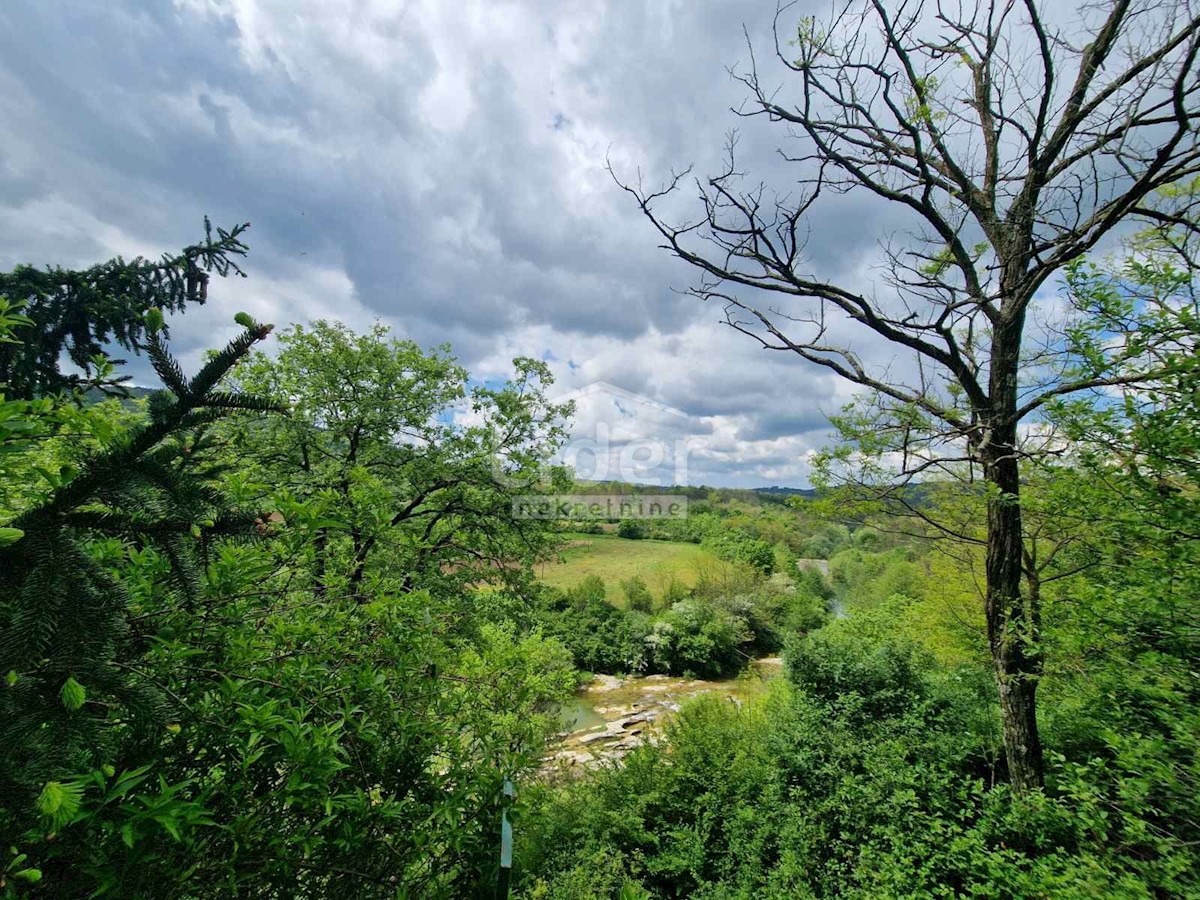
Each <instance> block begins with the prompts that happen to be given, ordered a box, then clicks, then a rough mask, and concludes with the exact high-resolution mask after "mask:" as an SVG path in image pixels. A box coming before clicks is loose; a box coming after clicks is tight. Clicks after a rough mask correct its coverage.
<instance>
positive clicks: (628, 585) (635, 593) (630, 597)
mask: <svg viewBox="0 0 1200 900" xmlns="http://www.w3.org/2000/svg"><path fill="white" fill-rule="evenodd" d="M621 589H622V590H623V591H625V603H626V605H627V606H628V608H629V609H632V610H636V611H637V612H643V613H651V612H653V611H654V598H653V597H652V596H651V595H650V588H648V587H647V586H646V582H645V581H643V580H642V579H641V578H640V577H638V576H637V575H634V576H633V577H632V578H628V579H626V580H625V581H623V582H621Z"/></svg>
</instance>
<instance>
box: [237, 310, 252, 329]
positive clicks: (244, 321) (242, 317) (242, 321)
mask: <svg viewBox="0 0 1200 900" xmlns="http://www.w3.org/2000/svg"><path fill="white" fill-rule="evenodd" d="M233 321H235V322H237V323H238V324H239V325H241V326H242V327H243V328H253V327H254V317H253V316H251V315H250V313H247V312H240V313H238V314H237V315H236V316H234V317H233Z"/></svg>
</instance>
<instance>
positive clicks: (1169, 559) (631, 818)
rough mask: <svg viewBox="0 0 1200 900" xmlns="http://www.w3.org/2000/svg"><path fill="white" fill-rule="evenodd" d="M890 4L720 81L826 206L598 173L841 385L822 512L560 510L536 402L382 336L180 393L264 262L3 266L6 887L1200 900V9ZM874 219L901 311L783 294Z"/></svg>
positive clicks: (293, 354)
mask: <svg viewBox="0 0 1200 900" xmlns="http://www.w3.org/2000/svg"><path fill="white" fill-rule="evenodd" d="M900 6H903V10H902V11H900V12H895V11H893V10H892V9H891V5H890V4H882V3H870V2H869V3H866V4H863V5H859V4H851V5H850V6H848V7H847V11H844V12H843V13H842V14H841V15H840V16H836V17H835V18H834V19H833V20H831V21H830V22H826V23H817V22H815V21H813V20H810V19H803V20H802V21H801V22H800V24H799V26H795V27H794V23H792V22H790V21H789V22H787V23H785V25H783V26H780V27H781V31H783V32H786V34H787V36H788V41H787V42H785V43H784V44H781V49H780V56H779V60H778V61H777V62H778V64H779V65H780V66H782V68H783V70H784V71H785V73H786V74H787V75H788V76H789V77H790V78H792V79H794V84H795V85H797V86H798V88H799V89H798V90H797V91H796V92H795V95H794V96H792V97H791V99H790V100H787V101H786V102H785V101H784V100H783V99H781V97H780V95H779V94H777V93H776V92H774V91H773V90H772V88H770V87H769V86H768V84H767V82H766V81H765V80H763V78H764V76H762V75H761V74H760V72H759V70H758V69H754V70H752V71H751V72H750V73H749V74H746V75H745V76H744V77H743V80H742V83H743V85H744V86H745V88H746V90H747V92H748V94H749V97H750V100H749V101H748V102H749V106H747V107H746V108H744V109H743V110H742V111H741V114H742V115H747V116H760V117H762V118H764V119H767V120H769V122H770V123H771V124H772V127H775V126H782V129H781V131H780V133H781V134H782V133H783V130H785V129H786V130H787V132H788V134H789V138H788V140H790V141H797V142H801V141H802V142H804V146H805V147H806V150H805V151H804V153H805V154H807V155H803V156H800V157H796V158H792V157H789V160H790V161H793V162H800V163H802V162H803V161H804V160H809V161H812V160H817V162H818V163H819V166H818V168H817V169H815V170H814V169H811V168H809V169H804V170H803V171H804V172H809V173H811V172H814V171H815V172H816V174H811V178H810V176H809V175H805V176H803V177H802V178H801V180H800V182H799V183H798V185H785V186H783V187H781V188H780V192H779V193H772V192H770V191H768V189H767V188H765V187H763V186H761V185H757V186H756V185H755V184H754V183H753V182H751V183H749V184H748V183H747V182H746V181H745V179H746V178H747V175H746V172H745V171H743V169H742V168H741V165H740V163H738V162H737V161H735V159H734V152H735V149H736V146H737V145H736V142H731V144H730V147H729V148H728V149H729V157H728V167H727V168H726V169H724V170H723V171H720V172H718V173H717V174H715V175H712V176H706V177H705V178H703V179H700V180H698V181H697V182H696V183H695V185H694V187H696V188H697V189H698V197H697V196H693V195H690V194H689V196H688V198H686V202H690V203H691V204H692V217H691V218H688V219H679V220H674V219H672V218H671V216H673V215H676V214H678V212H679V209H680V207H679V205H678V202H677V201H678V200H679V198H678V197H677V194H678V193H679V191H681V190H682V191H683V192H684V193H687V192H688V191H691V189H692V187H693V184H692V183H691V182H689V181H686V180H685V179H686V176H685V175H684V174H683V173H677V175H676V176H674V177H672V178H670V179H668V180H667V181H666V182H665V183H664V184H663V185H662V186H661V188H651V187H647V186H646V185H645V184H644V183H643V182H642V181H641V180H637V179H635V180H629V179H625V178H623V177H622V176H621V174H620V173H619V172H617V171H615V170H614V171H613V172H612V176H613V178H614V179H615V180H616V182H617V185H616V186H615V187H614V192H615V193H618V194H620V193H621V190H620V189H621V188H623V189H624V192H625V193H624V194H623V195H622V197H623V199H625V200H626V201H627V202H628V203H630V204H631V205H633V206H634V207H635V208H636V209H637V210H638V211H639V212H640V213H642V214H644V217H645V219H646V220H647V221H648V225H647V229H648V231H649V232H650V233H651V234H653V235H656V236H657V237H658V239H659V240H660V242H661V243H662V244H663V246H664V248H665V251H666V252H667V253H670V254H671V255H673V256H675V257H676V258H677V259H678V260H682V262H683V264H685V266H687V267H688V268H689V269H690V270H694V272H695V274H696V278H697V279H698V280H697V281H696V282H695V283H694V286H693V287H692V288H691V289H690V293H691V295H692V296H693V297H694V298H695V299H698V300H707V301H717V306H716V307H714V309H715V310H717V311H718V314H719V311H720V310H722V309H723V310H724V313H723V314H724V316H725V317H726V322H727V324H729V325H730V326H732V329H733V331H735V332H739V333H740V334H731V335H730V338H731V339H736V340H740V341H745V340H750V341H757V342H759V343H760V344H761V345H762V346H763V347H766V348H769V349H772V350H774V351H778V352H780V353H783V354H787V355H788V356H789V358H790V357H798V359H796V362H797V364H798V365H809V366H812V367H814V370H816V369H821V370H828V371H832V372H833V373H834V374H836V375H837V376H838V377H839V378H841V379H843V380H844V381H845V382H847V383H848V384H849V386H850V387H851V388H852V389H853V399H852V400H850V401H849V402H847V403H846V404H845V405H844V406H842V407H841V408H840V409H839V410H838V411H836V412H834V413H833V414H832V415H831V416H830V427H831V428H832V430H833V434H834V438H833V439H831V441H830V442H829V443H828V445H827V446H826V447H824V448H823V449H822V450H821V451H820V452H819V453H816V454H814V456H813V460H812V471H813V479H812V480H813V484H812V487H811V488H806V489H803V490H801V489H799V488H797V489H795V490H788V489H785V488H779V487H776V488H765V489H763V490H752V489H731V488H720V487H709V486H705V485H700V484H675V485H647V484H633V483H621V482H616V481H605V482H594V481H591V482H589V481H585V480H583V479H581V478H579V477H578V475H577V473H576V472H575V471H573V470H572V469H571V468H570V467H569V466H566V465H564V464H563V462H562V458H561V456H560V453H561V450H562V448H563V447H564V445H566V444H567V443H568V442H569V440H570V438H571V435H572V428H573V421H574V419H573V416H574V414H575V409H574V407H573V405H572V404H571V403H570V402H563V401H560V400H557V399H555V398H556V397H557V396H558V395H557V394H556V393H555V389H554V373H553V369H552V366H551V364H550V362H549V361H548V360H546V359H535V358H529V357H517V358H515V359H513V360H512V362H511V366H510V367H509V372H510V375H509V377H508V378H507V379H503V380H501V379H495V378H480V377H474V376H473V375H472V373H471V372H469V371H468V370H467V368H466V367H465V366H464V365H463V364H462V363H461V362H460V359H459V357H458V356H456V355H455V352H454V349H453V348H452V347H451V346H450V345H448V344H442V345H438V346H423V345H422V344H420V343H418V342H416V341H414V340H412V339H409V338H407V337H402V336H400V335H399V334H397V333H396V332H395V331H394V330H393V329H392V328H390V327H388V326H387V325H386V324H383V323H381V322H377V323H376V324H375V325H373V326H370V327H367V328H360V329H357V330H356V329H355V328H352V327H351V326H349V325H347V324H345V323H344V322H342V321H338V320H337V319H334V318H313V319H312V320H304V321H291V322H279V323H269V322H263V321H259V320H258V319H257V318H256V317H255V316H253V315H251V314H250V313H247V312H238V313H236V315H233V316H231V317H230V318H231V320H232V321H231V322H229V323H226V324H227V325H228V328H229V330H228V332H227V333H228V334H231V335H232V337H231V338H230V339H229V340H228V341H227V342H225V343H224V344H223V345H220V346H215V347H211V348H209V349H208V351H207V353H205V354H204V355H203V357H202V358H201V359H200V361H199V362H198V363H197V364H196V365H194V366H187V365H185V364H184V363H182V362H181V361H180V360H181V359H182V358H183V354H181V353H180V352H179V348H180V347H181V346H185V345H193V344H195V342H196V341H202V342H204V341H207V340H208V339H209V338H208V337H207V336H206V334H205V333H196V332H195V331H189V328H191V327H192V326H193V321H194V319H193V318H192V317H189V315H188V313H194V312H195V311H196V310H197V309H199V308H200V307H204V306H206V305H208V306H209V307H211V306H214V305H216V304H218V303H224V304H226V305H225V306H221V307H220V308H221V309H225V308H229V309H235V308H237V307H238V305H239V303H238V297H239V290H240V289H241V285H242V284H243V282H242V281H241V279H242V278H243V277H246V278H249V279H250V280H251V281H252V280H253V278H254V272H253V267H252V264H251V260H252V258H253V257H251V256H250V255H249V249H250V248H249V246H248V245H249V242H250V240H251V238H250V234H251V232H250V231H249V230H248V226H247V225H236V226H231V227H228V228H226V227H219V226H217V225H215V224H213V223H211V222H209V221H208V220H207V219H206V220H205V222H204V227H203V233H202V235H201V236H200V239H199V240H198V241H197V242H196V243H194V244H191V245H189V246H186V247H183V248H182V249H178V250H173V251H171V252H168V253H166V254H164V255H163V256H161V258H155V259H149V258H144V257H142V256H138V257H136V258H133V259H124V258H120V257H117V258H114V259H111V260H108V261H100V262H97V263H96V264H94V265H92V266H90V267H85V268H77V267H60V266H48V267H41V268H39V267H34V266H31V265H19V266H16V267H14V268H12V269H11V270H10V271H6V272H0V676H3V679H4V681H3V685H2V686H0V763H2V765H0V838H2V839H0V896H4V897H11V898H25V897H29V898H39V897H47V898H76V897H78V898H83V897H116V898H159V897H172V898H205V900H208V898H226V897H227V898H245V897H252V898H259V897H261V898H300V897H306V898H328V897H363V898H368V897H379V898H460V897H462V898H469V897H478V898H485V897H486V898H491V897H510V896H511V897H514V898H523V900H535V898H536V900H585V898H619V900H651V898H692V897H694V898H704V900H719V898H720V900H734V898H742V900H749V898H785V897H786V898H793V897H812V898H817V897H821V898H824V897H829V898H841V897H858V898H877V897H914V898H916V897H988V898H995V897H1004V898H1050V897H1054V898H1060V897H1063V898H1070V897H1079V898H1088V897H1129V898H1168V897H1172V898H1173V897H1196V896H1200V600H1198V598H1200V347H1198V343H1200V299H1198V295H1197V287H1198V286H1200V285H1198V277H1197V276H1198V275H1200V263H1198V262H1197V260H1198V259H1200V258H1198V257H1197V255H1196V250H1197V247H1196V244H1195V242H1196V240H1197V238H1200V226H1198V225H1197V222H1200V141H1198V140H1197V137H1196V134H1197V127H1198V124H1200V107H1198V106H1197V96H1198V95H1200V77H1198V75H1200V68H1198V66H1197V59H1198V57H1200V16H1195V15H1194V14H1193V12H1192V11H1191V9H1190V7H1188V6H1187V4H1180V5H1179V8H1178V9H1177V10H1175V11H1173V12H1168V13H1167V14H1164V15H1165V17H1164V18H1162V19H1161V20H1154V24H1153V25H1152V26H1150V25H1146V24H1145V23H1146V22H1148V21H1150V19H1149V18H1148V17H1149V15H1150V13H1149V12H1147V10H1144V9H1141V8H1136V9H1132V5H1131V4H1129V3H1125V2H1121V0H1114V2H1111V3H1105V4H1100V5H1098V6H1097V8H1096V10H1099V12H1097V11H1096V10H1093V13H1094V14H1095V15H1094V18H1095V22H1094V23H1093V24H1092V26H1091V31H1090V32H1088V33H1087V34H1084V35H1082V36H1081V35H1076V36H1075V39H1074V40H1073V42H1071V41H1067V40H1066V38H1065V37H1064V36H1063V35H1062V34H1060V33H1059V32H1057V31H1056V30H1055V28H1056V26H1054V25H1052V24H1051V23H1050V22H1049V21H1047V19H1046V18H1045V16H1043V15H1042V14H1041V13H1040V12H1039V8H1038V5H1037V4H1034V3H1032V2H1029V3H1026V4H1024V5H1022V4H1019V3H1017V4H1008V5H1005V6H997V7H995V8H994V9H992V11H991V13H990V14H989V15H987V16H983V15H978V16H975V17H973V18H971V17H968V18H965V19H964V18H963V17H962V16H960V17H959V18H957V19H955V18H953V17H952V16H949V15H948V14H941V15H934V13H933V11H932V10H931V9H924V10H921V9H918V8H917V7H916V6H913V7H912V8H911V9H910V7H909V5H908V4H901V5H900ZM1089 21H1090V20H1089ZM1018 26H1019V27H1020V28H1022V29H1024V31H1023V32H1022V33H1024V34H1026V35H1027V36H1029V35H1032V37H1031V41H1032V43H1031V47H1032V50H1031V53H1032V57H1031V58H1032V59H1034V60H1036V64H1037V67H1038V68H1037V75H1036V79H1035V80H1037V81H1038V82H1039V93H1037V94H1035V95H1030V96H1026V95H1024V94H1022V93H1021V92H1020V91H1019V90H1018V88H1017V87H1014V85H1015V84H1017V83H1020V84H1025V83H1026V82H1025V81H1024V80H1023V79H1027V78H1028V77H1029V75H1028V72H1029V69H1028V66H1026V68H1025V69H1021V68H1020V67H1017V66H1014V65H1013V64H1012V63H1014V61H1015V58H1014V54H1015V51H1014V50H1013V45H1012V44H1011V43H1010V40H1009V39H1010V37H1011V35H1012V33H1013V32H1012V29H1014V28H1017V27H1018ZM868 27H869V28H870V29H874V31H873V32H872V33H873V34H875V35H876V36H877V38H878V40H877V41H866V40H860V39H859V36H860V35H861V34H864V33H866V31H865V30H866V29H868ZM930 29H932V31H931V30H930ZM1139 29H1141V30H1139ZM935 32H936V34H937V35H938V36H939V37H938V39H937V40H934V39H933V38H932V37H930V35H931V34H934V33H935ZM1134 51H1136V52H1134ZM1026 62H1028V60H1027V61H1026ZM968 132H969V133H970V135H974V136H976V137H978V138H979V140H978V142H973V140H970V139H968V137H966V136H964V135H965V134H967V133H968ZM781 140H782V139H781ZM788 146H790V145H788ZM793 149H794V148H793ZM790 152H791V151H785V153H790ZM797 152H799V151H797ZM849 192H865V193H869V194H872V195H874V196H875V197H876V199H878V200H880V201H881V202H884V203H889V204H892V205H895V206H897V207H899V208H900V209H901V210H902V211H903V212H904V213H905V214H906V215H910V216H913V217H915V218H916V220H917V222H918V225H916V226H914V229H915V230H914V231H913V232H912V233H911V235H910V237H909V241H910V246H909V248H908V249H906V250H903V251H901V250H899V249H893V250H889V251H888V264H889V268H888V269H887V271H886V273H884V274H882V275H880V276H879V280H878V283H877V285H876V286H878V287H879V288H880V290H879V291H876V290H874V289H872V290H869V291H868V290H859V289H858V288H857V287H855V286H854V285H850V284H842V283H837V282H826V281H821V280H820V279H819V278H818V277H817V276H813V275H810V274H808V270H807V269H806V268H805V265H806V263H805V261H804V242H805V238H804V237H803V232H804V229H805V228H806V227H809V225H808V223H809V219H810V218H811V217H813V216H814V215H816V212H815V211H816V210H818V209H819V208H820V207H819V204H820V203H826V202H838V199H837V198H839V197H841V195H843V194H846V193H849ZM831 197H832V198H834V199H832V200H830V199H829V198H831ZM664 210H665V211H664ZM69 256H70V254H69V253H67V251H66V249H65V248H64V258H67V257H69ZM884 286H886V288H887V290H888V291H890V292H891V294H887V296H884V294H885V293H886V292H885V291H884V290H883V287H884ZM892 295H894V298H893V299H891V300H889V299H888V297H891V296H892ZM229 304H232V305H229ZM835 320H836V321H837V323H838V324H833V323H834V321H835ZM871 341H875V342H880V341H882V342H884V344H885V345H886V346H887V347H888V348H890V349H889V353H892V354H900V353H904V354H908V355H909V357H911V358H912V359H913V360H916V362H915V363H914V364H913V365H912V366H911V367H905V366H903V365H899V364H896V365H895V366H887V365H884V366H875V365H874V364H872V363H871V362H869V361H867V360H865V358H864V356H863V355H862V354H863V353H865V351H863V350H861V349H860V348H862V347H865V346H869V345H870V342H871ZM909 357H906V358H909ZM896 358H899V357H898V356H897V357H896ZM151 371H152V372H153V379H154V383H153V384H149V383H146V382H148V380H149V379H148V378H147V377H146V375H145V374H142V373H149V372H151ZM779 402H780V404H781V405H782V404H785V403H787V402H788V398H785V397H780V398H779ZM639 493H654V494H669V495H671V496H679V497H680V498H682V499H685V500H686V501H687V515H686V517H678V518H647V519H630V518H623V519H615V518H613V519H600V518H595V519H591V520H562V519H545V518H537V517H530V516H527V515H523V514H522V513H521V509H522V505H521V504H520V503H518V502H516V499H515V498H519V497H529V496H531V495H544V496H546V497H555V496H560V495H565V494H571V495H581V494H582V495H590V494H618V495H633V494H639ZM614 686H617V688H621V689H630V688H637V689H638V690H641V691H643V692H645V693H644V696H646V695H649V693H652V692H654V691H656V690H657V691H659V693H660V695H661V696H660V699H659V700H658V701H655V704H654V705H653V706H652V707H651V706H648V705H646V704H644V703H643V704H642V705H638V704H633V705H630V706H628V707H622V708H621V709H617V708H616V707H615V706H613V705H612V704H613V703H615V701H605V700H604V697H605V696H606V695H605V691H610V690H614V689H616V688H614ZM668 690H670V691H680V693H679V694H678V695H677V694H675V693H670V694H668V693H663V692H665V691H668ZM676 701H677V702H676ZM605 702H608V703H609V704H610V706H612V708H611V709H609V710H608V713H607V715H608V720H607V721H598V723H597V724H593V723H592V722H591V721H590V720H588V721H582V720H580V719H579V718H578V717H575V718H572V717H573V716H576V712H573V711H577V710H578V709H579V708H580V704H581V703H582V704H584V705H586V706H587V710H588V712H590V713H593V714H594V713H596V712H597V711H599V713H604V709H603V705H604V703H605ZM651 709H652V710H653V711H652V712H648V710H651ZM613 721H617V722H618V724H617V725H616V727H612V723H613ZM564 748H566V749H564Z"/></svg>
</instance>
